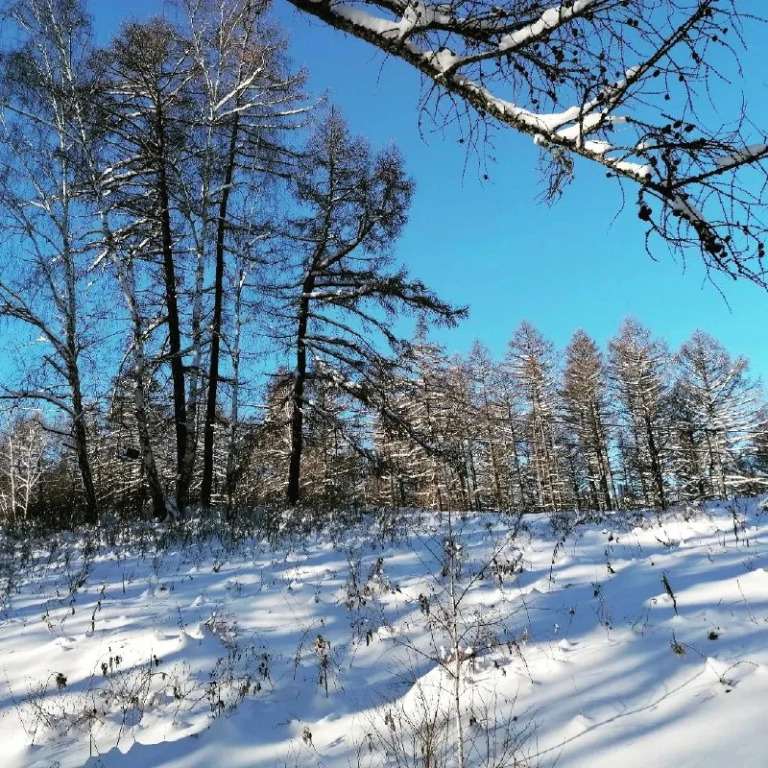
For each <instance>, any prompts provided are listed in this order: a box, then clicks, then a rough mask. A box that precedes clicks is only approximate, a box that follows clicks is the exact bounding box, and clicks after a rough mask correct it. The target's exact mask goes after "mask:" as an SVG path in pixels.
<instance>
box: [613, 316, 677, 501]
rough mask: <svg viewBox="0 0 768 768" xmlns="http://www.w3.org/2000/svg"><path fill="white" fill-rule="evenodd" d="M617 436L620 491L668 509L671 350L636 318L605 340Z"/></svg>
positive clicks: (626, 321)
mask: <svg viewBox="0 0 768 768" xmlns="http://www.w3.org/2000/svg"><path fill="white" fill-rule="evenodd" d="M608 348H609V364H610V374H611V379H612V387H613V395H614V399H615V401H616V403H617V405H618V409H619V414H620V417H621V419H622V422H623V426H622V429H621V434H620V435H619V448H620V454H621V456H622V465H623V466H622V474H623V481H624V489H623V494H624V495H627V494H628V495H629V496H630V498H629V499H628V501H630V502H631V501H633V499H639V500H641V502H642V503H644V504H645V505H647V506H654V507H660V508H661V509H666V507H667V504H668V500H667V477H666V475H667V471H668V466H667V463H668V458H669V448H670V402H669V396H670V387H671V371H670V367H671V354H670V352H669V350H668V348H667V346H666V344H664V343H663V342H661V341H658V340H656V339H653V338H652V337H651V333H650V331H649V330H648V329H647V328H645V327H644V326H643V325H641V324H640V323H638V322H637V321H636V320H632V319H628V320H625V321H624V323H622V326H621V328H620V329H619V332H618V334H617V335H616V336H615V337H614V338H613V339H611V341H610V342H609V344H608Z"/></svg>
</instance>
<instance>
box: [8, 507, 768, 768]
mask: <svg viewBox="0 0 768 768" xmlns="http://www.w3.org/2000/svg"><path fill="white" fill-rule="evenodd" d="M572 523H573V520H572V519H569V518H568V516H565V515H564V516H561V517H558V518H557V519H555V520H551V521H550V520H549V519H548V518H547V517H545V516H538V515H537V516H525V517H524V518H523V519H522V521H521V522H520V524H519V525H516V524H515V521H514V520H512V519H509V518H505V517H503V516H500V515H496V514H490V513H484V514H472V515H467V516H466V517H463V518H462V517H460V516H456V517H454V518H452V519H449V518H448V517H446V516H443V517H440V516H438V515H436V514H428V513H416V512H413V513H409V514H408V515H406V516H405V518H404V519H401V520H393V519H392V518H386V519H385V518H382V519H374V518H372V517H366V518H364V519H363V520H362V521H358V522H357V523H355V524H354V525H353V526H352V527H351V528H349V529H348V530H345V526H344V525H342V523H341V522H340V521H332V522H331V523H330V525H328V526H326V527H325V528H324V529H323V531H322V532H320V533H318V532H314V533H299V532H296V531H294V532H292V533H289V532H288V531H287V530H285V531H283V533H281V534H280V535H278V536H272V537H269V538H267V537H264V536H259V535H253V534H251V535H249V536H247V537H246V536H244V535H239V536H235V537H233V539H232V540H227V541H225V540H222V539H221V538H218V537H216V536H215V535H212V534H211V533H210V532H208V533H206V532H205V531H201V530H199V529H198V530H192V528H193V526H192V525H191V524H187V528H186V529H185V530H184V531H180V532H177V535H176V536H175V537H174V536H169V535H168V534H167V533H166V532H164V530H163V529H162V528H161V527H157V528H154V527H148V528H145V529H134V530H133V531H131V532H130V533H128V532H125V531H112V532H110V531H107V530H103V531H101V532H100V533H99V535H98V536H94V537H92V538H91V539H90V540H89V539H88V537H85V536H82V535H79V536H78V535H74V534H70V535H59V536H57V537H55V539H48V540H45V541H30V540H28V539H24V540H21V541H12V540H10V539H8V538H2V539H1V540H0V590H2V591H1V592H0V744H1V745H2V757H0V763H1V764H2V766H4V768H15V767H17V766H25V767H26V766H39V767H40V768H49V766H57V767H58V768H66V767H68V766H82V765H86V766H108V767H110V768H117V767H118V766H120V767H121V768H134V767H135V766H168V767H169V768H170V767H171V766H173V768H191V767H192V766H206V768H214V767H219V766H220V767H222V768H228V767H229V766H276V767H282V766H288V767H294V766H328V767H329V768H331V767H333V768H342V767H343V768H348V767H349V766H355V767H357V766H362V767H364V768H368V767H371V768H372V767H373V766H400V765H403V766H433V767H434V768H443V766H445V767H449V766H456V765H458V764H459V761H460V759H461V755H462V750H463V758H464V761H465V764H466V765H467V766H479V765H483V766H485V765H489V766H519V767H522V766H529V767H530V768H532V767H533V766H553V765H555V764H556V765H558V766H559V767H560V768H577V767H582V768H602V767H605V768H608V767H609V766H610V768H616V767H617V766H621V768H631V767H632V766H638V768H648V766H655V767H658V766H675V768H683V767H684V766H691V768H693V767H694V766H695V768H703V767H705V766H713V767H714V766H724V765H733V766H740V767H743V766H764V765H766V764H768V763H767V762H766V761H767V760H768V758H766V755H767V754H768V729H766V728H765V706H766V701H768V571H767V570H766V569H767V568H768V512H764V511H762V510H761V508H760V505H759V504H758V503H757V501H756V500H742V501H739V502H730V503H723V504H719V505H708V506H703V507H700V508H695V509H693V508H692V509H676V510H673V511H671V512H670V513H667V514H665V515H664V516H663V517H662V518H661V519H659V520H657V518H656V516H655V515H654V514H652V513H646V514H645V515H626V514H617V515H611V516H608V517H607V518H605V519H603V520H602V521H599V522H582V523H579V524H577V525H573V524H572ZM218 529H219V530H222V529H223V528H222V527H221V526H219V527H218ZM213 530H216V527H215V526H214V527H213ZM457 640H458V646H459V650H458V653H457V652H456V648H455V646H456V644H457ZM457 693H458V702H459V709H460V718H459V719H457V717H456V702H457ZM459 722H460V723H461V730H460V731H459V729H458V727H457V725H458V723H459Z"/></svg>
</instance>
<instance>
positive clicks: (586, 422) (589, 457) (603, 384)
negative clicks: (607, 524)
mask: <svg viewBox="0 0 768 768" xmlns="http://www.w3.org/2000/svg"><path fill="white" fill-rule="evenodd" d="M562 399H563V414H564V418H565V422H566V424H567V426H568V428H569V429H570V431H571V432H572V433H573V435H574V437H575V442H576V448H577V451H578V453H579V455H580V456H581V457H583V461H584V464H585V467H586V472H587V477H586V482H587V487H588V495H589V499H590V502H591V504H592V508H593V509H613V508H614V499H615V489H614V487H613V473H612V470H611V462H610V452H609V431H608V427H607V422H608V394H607V371H606V366H605V361H604V359H603V354H602V352H601V351H600V349H599V348H598V346H597V344H595V342H594V341H593V340H592V339H591V338H590V337H589V336H588V335H587V334H586V333H584V331H576V333H575V334H574V335H573V337H572V338H571V342H570V344H569V345H568V347H567V348H566V350H565V370H564V372H563V391H562Z"/></svg>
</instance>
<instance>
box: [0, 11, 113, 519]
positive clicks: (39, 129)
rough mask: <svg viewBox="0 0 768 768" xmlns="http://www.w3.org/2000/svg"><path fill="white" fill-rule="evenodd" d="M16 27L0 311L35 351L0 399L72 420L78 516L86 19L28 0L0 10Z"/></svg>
mask: <svg viewBox="0 0 768 768" xmlns="http://www.w3.org/2000/svg"><path fill="white" fill-rule="evenodd" d="M3 18H4V21H7V22H9V23H10V24H11V25H12V26H13V27H14V28H15V29H16V30H17V31H18V32H19V33H20V38H19V41H18V47H17V48H16V49H14V50H10V51H6V54H5V55H4V56H3V59H2V74H1V76H0V80H1V81H2V90H1V91H0V101H1V102H2V103H1V106H2V112H3V121H2V126H1V127H0V131H2V137H1V138H2V155H0V184H2V186H1V187H0V196H1V204H2V218H3V228H4V231H5V236H6V237H7V238H8V240H7V242H6V247H10V248H11V249H12V250H13V252H14V254H15V258H13V259H10V258H9V259H5V260H4V261H3V265H2V268H1V269H0V315H2V316H4V317H5V318H8V319H10V320H12V321H13V322H14V323H15V324H16V325H17V326H18V327H20V329H21V331H20V332H21V333H23V334H24V335H26V336H29V335H30V334H31V336H32V339H34V340H35V341H36V344H37V348H38V350H39V352H40V354H39V355H38V356H37V358H36V359H35V361H34V363H33V364H32V365H31V366H30V371H29V374H28V377H27V379H26V381H22V382H20V384H19V386H18V387H15V388H12V389H11V390H5V393H4V395H3V396H4V397H12V398H22V399H26V400H33V401H37V403H39V404H44V405H45V406H46V407H48V408H53V409H54V410H57V411H59V412H60V413H63V414H64V415H65V416H66V418H67V419H68V421H69V424H70V425H71V437H72V444H73V447H74V450H75V453H76V456H77V465H78V468H79V473H80V478H81V482H82V490H83V495H84V507H85V515H86V519H87V521H88V522H89V523H96V522H97V521H98V500H97V496H96V489H95V486H94V482H93V471H92V467H91V458H90V455H89V436H88V424H87V420H88V413H87V405H86V388H87V386H88V385H87V383H86V374H85V372H84V368H85V363H84V358H85V357H86V354H88V353H91V352H93V350H94V345H95V344H96V340H97V338H98V334H97V333H96V330H95V329H96V326H97V325H98V321H99V309H98V302H97V301H96V297H95V292H96V291H95V288H94V283H95V282H98V277H99V275H98V273H97V272H96V271H94V270H93V262H94V259H95V256H96V250H95V249H96V245H97V244H96V242H95V241H94V239H93V238H92V235H91V228H92V224H93V222H92V219H91V212H90V210H89V206H88V204H87V203H86V202H85V200H84V196H83V193H82V189H81V188H80V187H79V185H78V176H79V171H80V165H81V156H80V152H79V144H78V143H77V142H76V141H74V140H73V136H74V133H75V131H74V125H73V120H74V117H75V115H76V111H77V104H78V103H79V101H80V100H81V99H82V98H84V96H85V95H86V94H87V93H88V90H89V87H90V86H89V83H88V79H87V78H86V77H85V75H84V68H85V61H84V57H85V56H87V52H88V50H89V46H88V39H89V35H90V27H89V23H88V19H87V17H86V15H85V13H84V10H83V8H82V4H81V3H79V2H76V0H48V1H46V2H43V0H31V2H24V3H14V4H12V5H11V6H10V7H9V8H7V9H6V10H5V14H4V17H3Z"/></svg>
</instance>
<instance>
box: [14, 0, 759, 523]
mask: <svg viewBox="0 0 768 768" xmlns="http://www.w3.org/2000/svg"><path fill="white" fill-rule="evenodd" d="M5 20H6V22H8V24H9V25H12V29H13V30H14V31H13V33H12V34H8V35H7V36H6V39H5V50H4V54H3V57H2V62H1V63H2V73H1V74H2V77H1V78H0V79H1V82H2V94H0V97H1V101H2V109H3V122H2V136H0V167H1V168H2V174H0V201H1V202H2V214H1V215H2V226H3V233H4V248H5V252H6V256H5V257H4V258H3V260H2V264H1V265H0V318H2V332H3V337H4V339H6V355H5V359H4V364H3V368H2V383H1V384H0V404H2V438H1V439H0V518H1V519H2V520H3V521H4V522H9V523H12V522H18V521H34V520H45V521H47V522H55V523H56V524H57V525H65V526H68V525H73V524H76V523H79V522H82V521H86V522H90V523H94V522H96V521H97V520H98V519H99V516H100V515H101V514H104V513H111V514H117V515H120V516H123V517H125V518H126V519H139V518H146V517H148V516H150V517H151V516H154V517H157V518H164V517H166V516H167V515H169V514H170V515H171V516H177V515H179V514H184V513H186V511H188V510H191V509H193V508H195V509H197V508H199V509H201V510H203V511H205V510H208V509H211V508H212V507H217V508H224V509H227V510H229V511H230V512H234V511H237V510H242V509H245V508H248V507H253V506H254V505H275V504H276V505H280V504H285V503H288V504H289V505H296V504H298V503H301V504H306V505H310V506H321V507H329V506H331V505H337V504H342V505H353V506H356V507H361V506H362V507H365V506H377V505H378V506H380V505H384V506H395V507H423V508H428V509H438V510H446V509H476V510H485V509H498V510H507V511H508V510H515V511H520V510H526V511H558V510H563V509H574V508H575V509H585V508H592V509H596V510H613V509H631V508H636V507H649V506H653V507H659V508H662V509H663V508H666V507H667V506H669V505H671V504H676V503H679V502H683V501H691V500H704V499H710V498H714V497H720V498H725V497H728V496H733V495H735V494H744V493H755V492H759V491H761V490H762V489H763V488H764V486H765V477H764V475H765V471H766V469H767V468H768V467H767V464H766V463H767V461H768V455H767V454H766V446H768V441H767V440H766V420H767V418H768V417H767V412H766V404H765V400H764V395H763V393H762V391H761V390H760V388H759V385H758V383H757V382H755V381H753V380H752V379H751V378H750V376H749V371H748V362H747V361H746V360H744V359H741V358H733V357H732V356H731V355H730V354H729V353H728V351H727V350H726V349H724V348H723V347H722V345H721V344H720V343H719V342H718V341H717V340H716V339H714V338H712V337H710V336H709V335H707V334H706V333H703V332H699V333H696V334H694V335H693V336H692V337H691V338H690V339H689V340H688V341H686V342H685V343H684V344H683V345H682V347H681V348H680V349H679V350H678V351H677V352H675V353H673V352H672V351H670V350H669V349H668V348H667V345H666V344H665V343H664V341H663V340H661V339H654V338H652V337H651V335H650V332H649V331H648V330H647V329H645V328H644V327H643V326H642V324H641V323H639V322H637V321H635V320H627V321H626V322H625V323H624V324H623V325H622V327H621V328H620V329H619V330H618V332H617V335H616V336H615V338H613V339H612V340H611V341H610V342H609V343H608V347H607V349H606V350H600V349H599V348H598V346H597V345H596V343H595V342H594V341H593V340H592V339H590V338H589V336H588V335H587V334H585V333H584V332H582V331H578V332H576V333H575V335H574V336H573V338H572V340H571V343H570V344H569V345H568V347H567V349H566V350H564V353H563V356H562V357H563V359H562V360H561V359H560V357H561V356H560V355H559V353H557V352H556V351H555V350H554V349H553V347H552V345H551V344H550V343H549V342H548V341H547V340H546V339H545V338H543V337H542V336H541V335H540V334H539V333H538V331H537V330H536V329H535V328H534V327H532V326H531V325H530V324H529V323H527V322H524V323H523V324H522V325H520V327H519V328H518V329H517V331H515V333H514V335H513V336H512V338H511V340H510V342H509V346H508V352H507V354H506V356H505V357H504V359H502V360H499V361H494V360H492V359H491V357H490V354H489V353H488V352H487V351H486V350H485V349H484V347H483V345H482V342H478V343H477V344H476V346H475V348H474V349H473V350H472V352H471V353H470V354H469V355H468V356H466V357H465V358H461V357H457V356H448V355H447V354H446V353H445V352H444V351H443V350H442V349H441V348H440V347H439V346H438V345H436V344H435V343H432V342H431V341H430V338H429V333H430V328H431V327H435V326H451V325H455V324H456V323H457V322H460V321H461V319H462V317H463V316H465V314H466V309H464V308H460V307H454V306H451V305H450V304H449V303H447V302H445V301H443V300H441V299H440V298H439V297H438V296H436V295H435V293H434V292H433V291H431V290H430V289H429V287H428V286H426V285H425V284H424V283H423V282H421V281H420V280H418V279H417V278H416V277H413V276H411V275H410V274H409V273H408V271H407V270H406V269H405V268H404V267H403V266H402V265H401V264H400V263H399V262H398V259H397V257H396V250H397V238H398V235H399V233H400V232H401V231H402V228H403V227H404V225H405V224H406V222H407V218H408V209H409V204H410V201H411V198H412V195H413V189H414V184H413V180H412V179H411V178H409V176H408V173H407V169H406V166H405V162H404V160H403V158H402V157H401V156H400V155H399V153H398V152H397V150H396V149H395V148H393V147H389V148H384V149H382V150H376V149H375V148H372V147H371V146H370V145H369V144H368V142H367V141H366V140H365V139H364V138H362V137H356V136H354V135H351V133H350V131H349V130H348V128H347V127H346V124H345V121H344V118H343V116H342V115H341V114H340V113H339V111H338V110H337V109H336V108H334V107H333V106H332V105H331V104H329V103H327V102H326V101H325V100H323V99H319V98H316V97H313V96H311V95H309V94H307V93H305V92H304V89H303V79H304V77H303V73H301V72H300V71H298V70H296V69H295V68H294V67H293V65H292V64H291V63H290V62H289V61H288V60H287V58H286V55H285V45H286V43H285V39H284V38H283V37H282V33H281V32H280V31H279V30H278V29H277V28H275V27H274V26H273V25H272V24H271V22H270V21H269V20H268V17H267V15H266V8H265V7H264V6H262V5H260V4H258V3H252V2H232V3H229V2H227V3H224V2H221V3H216V2H208V1H207V0H206V2H203V0H187V1H186V2H184V3H181V4H180V5H179V12H178V14H177V15H176V17H175V18H174V20H168V19H164V18H155V19H152V20H149V21H146V22H138V21H136V22H130V23H126V24H125V25H124V26H123V27H122V29H121V31H120V32H119V34H118V35H117V36H116V37H115V38H114V39H113V40H111V41H110V42H109V43H108V44H107V45H105V46H103V47H98V46H96V45H95V43H94V42H93V34H92V30H91V27H90V21H89V18H88V16H87V13H86V10H85V7H84V6H83V4H82V3H79V2H76V1H75V0H67V2H64V1H63V0H62V2H56V3H48V2H43V0H34V2H30V3H20V4H14V5H12V6H11V7H10V8H9V9H8V10H7V11H6V13H5ZM9 28H10V27H9ZM408 318H410V319H408Z"/></svg>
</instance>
